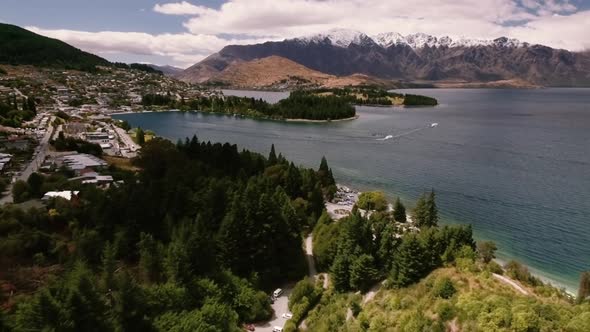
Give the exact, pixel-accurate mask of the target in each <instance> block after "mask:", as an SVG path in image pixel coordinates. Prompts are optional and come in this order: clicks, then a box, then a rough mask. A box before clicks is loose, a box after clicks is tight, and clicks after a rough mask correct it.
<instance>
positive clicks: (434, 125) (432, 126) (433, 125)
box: [430, 122, 438, 128]
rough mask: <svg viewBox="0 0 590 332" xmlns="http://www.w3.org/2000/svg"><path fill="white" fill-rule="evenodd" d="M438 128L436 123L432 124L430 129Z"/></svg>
mask: <svg viewBox="0 0 590 332" xmlns="http://www.w3.org/2000/svg"><path fill="white" fill-rule="evenodd" d="M436 126H438V122H435V123H433V124H431V125H430V128H434V127H436Z"/></svg>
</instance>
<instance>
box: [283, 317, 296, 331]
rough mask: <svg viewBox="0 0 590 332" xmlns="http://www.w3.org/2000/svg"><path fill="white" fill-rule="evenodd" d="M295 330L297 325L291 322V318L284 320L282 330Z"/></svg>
mask: <svg viewBox="0 0 590 332" xmlns="http://www.w3.org/2000/svg"><path fill="white" fill-rule="evenodd" d="M295 331H297V325H295V322H293V320H292V319H289V320H288V321H286V322H285V325H284V326H283V332H295Z"/></svg>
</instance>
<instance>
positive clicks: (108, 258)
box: [102, 242, 117, 290]
mask: <svg viewBox="0 0 590 332" xmlns="http://www.w3.org/2000/svg"><path fill="white" fill-rule="evenodd" d="M115 256H116V253H115V247H114V246H113V245H111V243H110V242H107V243H106V245H105V247H104V250H103V251H102V273H103V280H104V284H105V288H106V289H107V290H108V289H112V288H113V280H114V279H113V276H114V274H115V269H116V268H117V262H116V260H115Z"/></svg>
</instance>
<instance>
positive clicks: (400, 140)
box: [115, 89, 590, 291]
mask: <svg viewBox="0 0 590 332" xmlns="http://www.w3.org/2000/svg"><path fill="white" fill-rule="evenodd" d="M403 92H406V93H419V94H425V95H429V96H433V97H436V98H437V99H438V100H439V102H440V103H441V105H440V106H437V107H434V108H427V107H425V108H403V107H393V108H370V107H357V114H358V115H360V117H359V119H357V120H354V121H345V122H332V123H325V124H317V123H286V122H278V121H260V120H252V119H246V118H240V117H233V116H225V115H212V114H203V113H196V112H193V113H182V112H170V113H143V114H123V115H117V116H115V117H116V118H119V119H125V120H127V121H129V122H130V123H131V124H132V125H133V126H141V127H142V128H144V129H151V130H154V131H155V132H156V133H157V134H158V135H160V136H163V137H167V138H170V139H172V140H176V139H178V138H184V137H186V136H192V135H193V134H196V135H197V136H198V137H199V139H201V140H211V141H214V142H226V141H227V142H231V143H236V144H238V145H239V146H240V147H244V148H247V149H251V150H254V151H258V152H261V153H265V154H266V153H267V152H268V151H269V149H270V145H271V144H272V143H274V144H275V146H276V148H277V151H280V152H282V153H283V154H284V155H285V156H286V157H287V158H288V159H290V160H293V161H295V162H298V163H300V164H303V165H305V166H312V167H317V166H318V165H319V161H320V158H321V157H322V156H323V155H325V156H326V157H327V158H328V162H329V164H330V166H331V167H332V169H333V171H334V174H335V176H336V178H337V181H338V182H339V183H343V184H346V185H349V186H351V187H353V188H356V189H359V190H367V189H378V190H382V191H384V192H386V193H387V194H389V195H390V197H394V196H398V195H399V196H400V197H401V198H402V200H404V201H405V202H406V203H407V204H406V205H410V206H411V205H412V204H413V202H414V201H415V199H416V198H417V197H418V196H419V195H420V194H421V193H422V192H424V191H427V190H430V189H431V188H434V189H435V190H436V192H437V202H438V205H439V211H440V212H441V215H442V218H443V221H444V222H446V223H470V224H472V225H473V227H474V230H475V235H476V238H478V239H490V240H493V241H495V242H496V243H497V244H498V247H499V249H500V250H499V253H498V256H499V258H501V259H503V260H507V259H511V258H515V259H517V260H519V261H521V262H523V263H525V264H526V265H528V266H529V267H530V268H531V270H533V271H534V272H536V273H537V274H540V275H542V276H544V277H546V278H548V279H550V280H552V281H553V282H554V283H556V284H558V285H560V286H565V287H567V288H568V290H570V291H575V289H577V286H578V277H579V273H580V272H581V271H584V270H590V89H539V90H499V89H497V90H494V89H474V90H466V89H432V90H430V89H422V90H416V91H413V90H404V91H403ZM226 93H227V94H236V95H242V96H244V95H246V96H254V97H256V98H264V99H267V100H270V101H273V102H274V101H276V100H278V99H279V98H282V97H284V96H286V94H285V93H270V92H258V91H255V92H254V91H251V92H245V91H233V92H232V91H226ZM432 123H438V126H436V127H431V124H432ZM387 135H392V136H393V137H394V138H392V139H389V140H384V141H380V140H377V139H379V138H383V137H385V136H387Z"/></svg>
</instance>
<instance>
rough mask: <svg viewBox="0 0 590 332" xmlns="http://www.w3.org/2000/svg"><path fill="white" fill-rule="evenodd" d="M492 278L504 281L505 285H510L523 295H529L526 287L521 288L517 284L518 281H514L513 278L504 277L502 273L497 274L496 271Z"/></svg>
mask: <svg viewBox="0 0 590 332" xmlns="http://www.w3.org/2000/svg"><path fill="white" fill-rule="evenodd" d="M494 278H496V279H498V280H500V281H501V282H503V283H505V284H507V285H510V286H512V288H514V289H516V290H517V291H519V292H520V293H521V294H523V295H530V294H529V292H528V291H527V290H526V289H524V288H522V286H521V285H519V284H518V283H516V282H515V281H514V280H512V279H510V278H507V277H505V276H503V275H499V274H496V273H494Z"/></svg>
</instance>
